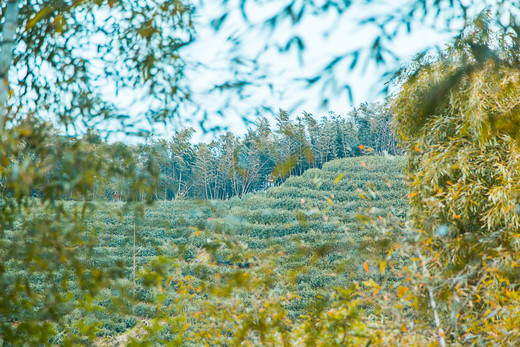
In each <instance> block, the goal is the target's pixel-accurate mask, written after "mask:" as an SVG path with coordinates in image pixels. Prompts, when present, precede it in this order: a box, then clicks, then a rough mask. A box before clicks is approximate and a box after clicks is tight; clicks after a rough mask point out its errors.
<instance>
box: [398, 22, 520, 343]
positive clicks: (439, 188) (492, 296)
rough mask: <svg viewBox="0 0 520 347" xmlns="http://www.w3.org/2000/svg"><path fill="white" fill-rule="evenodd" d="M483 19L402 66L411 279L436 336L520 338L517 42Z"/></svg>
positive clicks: (402, 134) (519, 85)
mask: <svg viewBox="0 0 520 347" xmlns="http://www.w3.org/2000/svg"><path fill="white" fill-rule="evenodd" d="M487 28H489V23H487V22H486V18H485V17H480V18H478V19H477V21H476V22H475V25H474V27H473V28H471V29H469V30H468V31H467V32H466V33H465V34H464V35H462V36H461V37H460V38H458V39H457V40H456V41H455V43H454V45H453V46H451V47H450V48H448V49H447V50H446V51H445V52H444V53H443V54H442V55H441V56H438V57H431V58H429V57H420V58H419V59H418V60H417V61H416V62H415V64H413V65H412V66H411V67H410V68H408V69H406V70H405V71H403V73H402V74H401V75H400V77H399V81H400V83H401V88H400V93H399V94H398V96H397V97H396V99H395V101H394V107H393V109H394V111H395V113H396V116H397V117H396V122H397V130H398V134H399V136H400V139H401V140H402V141H403V143H404V144H405V146H406V151H407V159H408V164H407V167H406V171H407V173H408V180H409V182H410V194H409V196H410V204H411V212H412V217H413V221H414V226H415V228H417V230H420V233H416V234H415V235H414V238H416V243H415V246H414V247H415V249H414V250H412V252H413V253H415V254H416V256H418V258H419V259H420V262H421V265H419V264H418V268H419V269H421V268H422V270H420V271H421V272H422V273H423V275H424V278H423V279H422V280H421V279H419V278H418V279H417V282H418V283H415V285H414V286H411V287H410V288H412V291H413V292H414V293H416V294H417V297H418V298H420V299H422V300H423V302H424V303H426V305H427V306H424V307H428V311H429V312H431V313H432V315H431V317H433V316H435V320H434V319H433V318H432V322H433V321H435V325H436V329H435V334H434V336H436V338H438V340H439V343H442V342H443V340H444V339H445V338H447V339H448V342H449V343H450V344H465V343H466V342H467V339H468V337H470V338H471V339H472V340H473V341H478V343H483V344H489V345H509V344H514V343H516V342H514V341H518V339H519V337H520V332H519V331H518V329H517V326H516V324H515V323H513V322H516V321H517V320H518V319H519V314H518V312H520V310H519V308H520V300H519V299H518V295H516V294H512V293H516V291H517V288H516V287H517V283H518V272H517V271H515V270H513V268H515V267H516V266H517V264H518V262H519V261H520V259H519V254H520V252H519V251H520V249H519V244H518V242H517V241H516V237H517V235H518V232H519V230H520V218H519V215H518V212H519V211H520V209H519V208H518V206H519V205H518V197H519V196H520V195H519V194H520V189H519V185H518V182H519V180H520V177H519V170H518V168H519V163H520V162H519V158H520V150H519V143H520V142H519V140H520V137H519V136H518V134H519V132H518V129H519V128H518V124H520V123H519V119H520V118H519V115H520V112H519V111H520V108H519V107H520V106H519V105H520V103H519V101H520V93H519V91H520V55H519V52H520V50H519V46H518V42H520V41H519V38H518V34H517V33H507V34H505V35H504V34H500V33H499V34H493V33H492V32H490V31H489V30H488V29H487ZM501 35H504V36H501ZM492 46H494V47H495V49H494V50H490V49H489V47H492ZM428 275H429V276H428Z"/></svg>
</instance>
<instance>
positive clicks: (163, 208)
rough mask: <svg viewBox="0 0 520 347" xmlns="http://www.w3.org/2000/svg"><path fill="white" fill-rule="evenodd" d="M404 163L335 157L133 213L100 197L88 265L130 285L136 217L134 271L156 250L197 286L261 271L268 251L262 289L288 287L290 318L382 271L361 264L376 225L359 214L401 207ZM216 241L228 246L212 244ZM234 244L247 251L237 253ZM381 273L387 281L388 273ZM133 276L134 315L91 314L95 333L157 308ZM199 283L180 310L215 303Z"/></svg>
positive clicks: (122, 326)
mask: <svg viewBox="0 0 520 347" xmlns="http://www.w3.org/2000/svg"><path fill="white" fill-rule="evenodd" d="M402 165H403V162H402V159H401V158H400V157H390V158H386V157H375V156H370V157H361V158H349V159H339V160H334V161H331V162H329V163H327V164H325V165H324V167H323V168H322V169H321V170H320V169H310V170H308V171H306V172H305V173H304V174H303V175H302V176H299V177H291V178H289V179H287V180H286V182H285V183H284V184H282V185H281V186H278V187H272V188H270V189H268V190H267V191H266V192H261V193H257V194H250V195H246V196H245V197H243V198H242V199H240V198H233V199H231V200H219V201H192V200H188V201H186V200H185V201H158V202H156V203H154V204H153V205H152V206H150V207H147V208H146V209H145V212H144V216H143V217H141V218H138V219H137V220H134V217H133V216H132V215H131V214H127V215H126V216H125V215H123V216H121V215H118V213H117V211H119V209H118V207H121V206H122V204H120V203H112V204H104V205H102V206H101V205H100V208H98V210H97V212H96V214H95V217H94V218H93V219H91V220H89V223H91V226H93V227H94V228H96V229H97V230H98V231H99V234H98V241H99V246H98V247H96V248H95V249H94V252H95V257H94V259H96V260H95V261H96V264H94V265H96V266H102V267H111V266H115V264H118V263H119V264H121V263H122V264H124V267H125V268H126V271H127V276H128V281H129V282H128V283H129V286H128V288H130V287H131V281H132V272H133V271H132V270H133V261H134V260H133V256H134V248H133V235H134V223H135V232H136V249H135V254H136V267H137V272H138V273H139V269H141V268H142V267H143V266H145V265H146V264H148V263H150V262H151V261H152V260H153V259H154V258H155V257H156V256H157V255H163V256H165V258H166V259H168V258H170V259H171V258H175V259H178V260H180V261H179V267H178V271H179V274H181V275H182V276H189V278H190V279H191V281H192V286H193V288H199V289H200V288H209V287H210V286H211V285H215V284H216V283H218V282H219V279H220V278H221V276H222V277H225V276H226V274H230V273H235V272H236V271H242V272H245V273H247V272H250V271H251V272H252V271H255V269H256V270H258V269H259V268H260V267H259V264H260V263H261V261H262V259H263V258H264V257H268V256H270V255H273V254H276V255H277V259H278V261H277V262H276V263H275V264H274V265H272V266H273V267H274V268H273V269H272V270H273V271H274V272H275V273H276V274H277V276H278V277H277V278H278V279H279V280H278V281H276V283H274V284H272V285H271V287H270V288H269V290H268V292H269V293H267V294H266V295H271V294H272V293H273V292H274V293H277V295H286V294H288V293H290V295H291V297H292V299H291V300H290V302H289V303H288V305H287V309H288V316H289V318H292V319H296V318H298V317H300V316H302V315H308V314H312V313H313V312H315V311H317V310H320V308H321V307H323V306H324V305H326V302H327V298H328V297H329V296H330V293H331V289H332V288H333V287H337V286H342V287H344V286H347V285H349V283H351V282H352V281H364V280H367V278H368V277H369V276H372V277H376V276H378V277H381V275H380V274H379V271H371V272H369V273H367V271H366V269H364V267H363V259H364V257H363V255H362V254H360V252H362V251H360V245H362V244H363V243H366V247H370V241H371V239H372V236H373V233H374V232H376V231H374V230H372V229H371V228H370V227H369V226H367V225H365V224H363V223H362V221H360V213H361V214H362V213H363V212H364V211H367V210H370V211H371V212H372V213H376V214H381V215H382V216H386V215H387V214H388V213H389V212H390V211H391V212H392V213H393V215H397V216H404V215H405V213H406V198H405V195H406V190H405V186H404V183H403V180H402V177H401V169H402ZM101 207H102V208H101ZM218 240H220V241H222V242H224V244H225V243H226V242H228V245H231V246H229V247H221V246H214V245H216V241H218ZM232 245H239V246H240V248H241V249H242V250H243V252H242V253H241V254H238V255H237V254H235V253H234V252H233V250H232V248H233V246H232ZM387 276H388V278H387V280H388V281H392V278H391V276H392V275H391V273H388V275H387ZM137 277H138V279H137V288H136V296H137V299H138V300H139V301H140V302H139V303H138V304H137V305H135V309H134V312H135V316H136V317H137V318H135V317H131V316H128V315H127V316H124V317H123V316H121V317H118V316H117V315H114V316H106V315H105V316H97V317H95V318H92V319H97V320H99V321H101V322H102V329H101V331H100V333H99V335H100V336H111V335H117V334H120V333H122V332H124V331H125V330H126V329H129V328H132V327H133V326H134V325H135V324H136V321H137V320H146V319H152V318H153V317H154V316H155V314H156V310H157V309H156V307H155V306H153V305H151V304H148V303H146V301H147V298H148V297H149V296H150V293H148V291H147V290H146V289H145V288H144V287H143V286H142V284H143V281H144V279H143V278H140V277H139V276H137ZM203 292H204V290H202V291H201V294H200V295H198V294H196V293H195V294H196V295H198V296H196V297H193V298H192V299H190V301H189V304H188V305H186V306H185V307H184V308H183V310H184V312H188V313H190V312H191V313H197V312H200V311H201V310H204V308H205V307H207V306H208V305H211V300H209V299H207V296H205V295H202V293H203ZM167 297H168V298H167V299H166V302H174V301H175V298H176V297H177V293H176V291H175V290H173V289H172V290H171V291H169V292H168V294H167ZM251 300H252V299H251ZM194 324H195V323H194Z"/></svg>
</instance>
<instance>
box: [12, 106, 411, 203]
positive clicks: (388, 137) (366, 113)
mask: <svg viewBox="0 0 520 347" xmlns="http://www.w3.org/2000/svg"><path fill="white" fill-rule="evenodd" d="M391 121H392V114H391V113H390V111H389V110H388V108H387V107H386V105H385V104H382V103H372V104H368V103H364V104H361V105H360V106H359V107H358V108H355V109H353V110H352V111H351V112H350V113H348V114H347V116H346V117H342V116H339V115H337V114H334V113H330V114H329V115H328V116H326V117H322V118H321V119H316V118H315V117H313V116H312V115H311V114H308V113H305V112H304V113H303V114H302V115H301V116H298V117H296V119H294V120H292V119H291V117H290V116H289V114H288V113H287V112H286V111H284V110H280V111H279V112H278V114H277V115H276V125H275V126H274V127H273V126H272V124H271V123H270V122H269V121H268V120H267V118H265V117H262V118H259V119H258V120H257V122H256V123H255V125H254V126H252V127H251V128H249V130H248V132H247V133H246V134H245V136H243V137H238V136H235V135H233V134H231V133H229V132H228V133H226V134H223V135H221V136H220V137H218V138H216V139H215V140H214V141H212V142H211V143H199V144H192V143H191V142H190V140H191V139H192V136H193V134H194V130H193V129H191V128H187V129H183V130H181V131H178V132H176V133H175V134H174V135H173V136H172V138H171V139H170V140H152V141H149V142H147V143H145V144H140V145H127V144H123V143H113V144H109V143H106V142H105V141H102V140H101V139H100V137H99V136H97V135H96V134H95V133H93V132H89V133H88V134H87V135H85V136H83V138H81V139H73V138H65V137H60V136H56V139H55V141H51V145H49V152H48V154H47V161H52V169H51V170H49V169H47V170H42V171H41V172H42V174H44V175H46V176H47V177H46V181H47V182H48V181H49V180H52V179H53V177H59V176H60V175H63V174H64V172H63V170H69V171H70V173H68V172H67V173H66V176H71V175H74V174H75V173H74V168H71V167H68V166H67V161H66V157H67V153H68V152H70V151H75V152H78V151H79V152H81V153H82V155H84V156H85V158H86V159H85V160H86V161H88V160H90V159H89V158H96V159H95V160H94V159H92V160H93V161H96V162H97V163H100V162H104V164H103V165H102V166H103V167H100V168H99V169H98V170H97V171H98V172H99V174H96V176H95V177H92V179H91V182H90V184H89V186H88V187H84V188H83V190H86V191H89V194H88V196H90V197H91V198H92V199H93V200H96V199H107V200H126V199H129V197H130V196H132V197H133V198H134V199H135V198H136V197H137V198H138V199H153V200H171V199H179V198H184V197H196V198H203V199H225V198H229V197H232V196H242V195H244V194H246V193H248V192H252V191H259V190H264V189H266V188H268V187H271V186H274V185H278V184H280V183H281V182H283V181H284V180H285V179H286V178H287V177H288V176H291V175H301V174H302V173H303V172H304V171H305V170H307V169H309V168H321V167H322V165H323V164H324V163H326V162H328V161H330V160H333V159H338V158H345V157H355V156H360V155H371V154H372V155H383V154H385V153H388V154H390V155H396V154H400V151H401V150H400V149H399V148H398V147H397V142H396V140H395V138H394V136H393V133H392V130H391ZM68 147H70V148H69V149H67V148H68ZM51 154H52V158H53V159H52V160H49V158H50V157H49V155H51ZM29 156H30V155H29ZM99 158H103V160H102V161H100V159H99ZM24 160H25V159H24ZM46 167H48V168H49V167H51V166H49V165H47V166H46ZM104 171H110V172H111V173H112V174H110V175H109V174H108V173H107V174H106V175H105V174H104ZM114 172H115V173H116V175H114V174H113V173H114ZM118 172H119V173H120V174H117V173H118ZM129 173H131V175H130V174H129ZM129 176H131V177H129ZM107 177H112V178H111V179H106V178H107ZM114 177H119V178H114ZM121 177H123V178H122V179H121ZM2 179H4V178H2ZM56 182H57V184H59V180H56ZM66 188H67V187H64V189H63V195H64V196H63V198H74V197H73V196H68V195H67V189H66ZM34 194H35V195H39V192H38V190H37V189H36V190H35V192H34Z"/></svg>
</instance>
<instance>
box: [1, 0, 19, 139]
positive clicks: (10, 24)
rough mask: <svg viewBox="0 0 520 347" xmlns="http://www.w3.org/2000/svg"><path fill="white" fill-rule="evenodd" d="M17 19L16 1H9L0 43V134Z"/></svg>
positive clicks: (4, 112) (5, 109) (4, 114)
mask: <svg viewBox="0 0 520 347" xmlns="http://www.w3.org/2000/svg"><path fill="white" fill-rule="evenodd" d="M17 19H18V0H9V2H8V3H7V8H6V11H5V21H4V30H3V32H2V41H0V133H2V132H3V130H4V128H5V122H6V116H7V108H6V103H7V100H8V99H9V81H8V80H7V74H8V72H9V68H10V67H11V65H12V64H13V49H14V41H15V40H14V36H15V34H16V24H17Z"/></svg>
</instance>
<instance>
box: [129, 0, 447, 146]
mask: <svg viewBox="0 0 520 347" xmlns="http://www.w3.org/2000/svg"><path fill="white" fill-rule="evenodd" d="M289 2H290V1H288V0H280V1H278V2H276V4H275V5H276V6H279V7H276V6H275V5H273V3H272V2H266V4H264V5H262V4H257V3H256V2H252V1H249V2H247V4H249V6H248V7H246V13H247V15H248V18H249V20H250V21H251V23H253V25H254V24H256V23H261V22H263V21H264V20H265V19H266V18H269V17H270V16H272V15H273V14H274V13H276V12H277V11H279V9H280V8H283V7H284V6H286V4H287V3H289ZM406 2H407V1H406V0H402V1H384V0H381V1H377V4H376V5H374V4H372V3H371V4H369V5H367V4H363V5H358V6H357V7H356V6H353V7H352V8H351V9H349V11H348V12H347V14H343V15H341V16H338V15H336V14H334V13H332V12H330V13H327V14H325V15H323V14H322V15H320V16H312V15H309V16H308V17H306V18H305V19H304V20H303V21H302V22H300V23H299V24H298V25H297V26H295V27H293V26H292V25H290V24H289V23H284V24H282V25H279V26H277V28H276V30H275V31H274V32H269V31H267V30H263V31H262V30H259V29H258V28H256V29H253V30H252V29H251V28H250V26H248V24H246V23H245V21H244V19H243V17H242V15H241V13H240V11H239V10H238V8H239V6H238V3H239V0H230V1H229V8H230V9H231V10H229V9H226V8H222V7H219V6H216V5H215V3H220V2H215V1H207V0H198V2H197V3H198V16H197V18H196V24H195V25H196V30H197V38H196V40H195V42H194V43H193V44H191V45H190V46H189V47H188V48H187V49H186V50H185V52H184V54H185V55H184V57H185V59H186V60H187V61H188V62H189V63H191V64H200V66H198V67H196V68H190V69H187V70H186V74H187V77H188V80H189V82H190V84H191V86H192V88H193V91H194V93H193V100H194V101H195V102H196V103H197V104H198V105H200V106H201V108H202V109H204V110H206V111H207V113H208V115H209V119H210V120H209V121H208V122H207V123H206V127H211V126H215V125H219V126H222V127H227V128H228V129H229V130H230V131H232V132H234V133H236V134H238V135H241V134H243V133H244V132H245V130H246V127H247V125H246V124H244V122H243V120H242V117H245V118H247V119H250V120H253V121H254V118H255V115H256V114H258V109H259V108H260V107H262V106H264V107H266V108H269V109H271V110H275V111H276V110H278V109H279V108H284V109H288V110H290V112H291V115H293V116H297V115H299V114H301V113H302V111H304V110H305V111H306V112H308V113H312V114H314V115H315V116H319V117H321V116H323V115H326V114H327V113H328V112H329V111H334V112H335V113H337V114H340V115H345V114H346V113H347V112H348V111H349V110H350V109H351V108H352V107H353V106H357V105H359V104H360V103H361V102H364V101H368V102H370V101H375V100H381V99H382V98H383V96H382V95H381V94H380V93H379V91H380V90H382V89H383V87H384V83H385V82H386V81H387V79H385V78H382V77H381V73H382V72H384V71H389V70H392V69H394V70H395V69H397V68H399V66H403V65H405V64H406V63H407V62H408V61H410V60H411V59H412V57H413V56H414V55H415V54H416V53H418V52H420V51H423V50H424V49H427V48H429V47H434V46H438V47H442V46H443V45H444V44H446V43H448V42H449V40H450V36H451V35H452V33H453V32H451V34H450V33H446V32H445V33H440V32H438V31H435V30H432V29H430V28H429V27H430V24H431V23H417V26H416V27H415V28H413V29H414V30H413V31H412V33H411V34H402V35H398V36H397V37H396V38H395V39H394V41H393V43H392V49H393V51H394V52H397V54H398V56H399V60H398V61H397V62H394V63H393V64H390V65H386V66H379V67H376V66H375V64H374V63H373V60H371V59H369V58H368V57H367V56H366V55H365V56H363V55H361V56H360V57H359V63H358V66H357V67H356V69H355V70H354V71H350V70H349V69H348V66H349V64H350V61H348V60H347V61H346V62H345V63H344V64H343V65H339V66H338V67H337V68H336V69H335V70H334V77H335V81H336V82H337V83H339V84H349V85H350V86H351V90H352V93H353V103H351V102H350V100H349V97H348V94H347V92H346V90H344V91H343V93H338V92H337V90H335V89H334V88H331V87H330V86H329V87H327V86H324V85H315V86H313V87H312V88H306V87H305V84H303V83H301V82H297V81H296V80H295V79H298V78H309V77H313V76H316V74H317V73H318V72H319V71H321V69H323V67H324V66H325V65H326V64H327V63H328V62H330V61H331V60H332V59H333V58H334V57H336V56H338V55H341V54H345V53H346V52H349V51H353V50H356V49H362V48H369V47H371V46H372V44H373V42H374V39H375V37H376V36H377V33H378V30H377V29H376V28H375V27H374V26H373V25H365V26H363V27H362V26H359V25H358V24H357V22H358V21H359V20H360V19H362V18H366V17H367V16H369V15H374V13H380V14H384V13H386V12H388V11H393V10H395V8H396V6H403V4H405V3H406ZM359 3H360V2H358V4H359ZM224 11H228V12H229V16H228V20H227V21H226V22H225V25H224V26H223V27H222V28H221V29H220V30H219V31H218V32H215V30H213V28H212V27H211V25H210V21H211V19H213V18H215V17H218V15H219V14H220V13H224ZM295 34H297V35H298V36H299V37H301V39H302V41H303V42H304V45H305V50H304V51H303V54H302V55H301V57H300V56H299V54H298V51H297V49H295V48H292V49H291V50H289V51H288V52H283V53H280V52H279V51H278V49H277V48H276V45H277V44H285V43H286V42H287V40H288V39H289V38H291V37H293V36H294V35H295ZM233 35H234V36H238V37H240V38H241V39H242V42H243V44H242V45H241V46H240V47H239V48H240V51H239V52H240V53H239V54H240V55H242V56H245V57H255V56H260V58H259V60H258V61H259V62H260V65H261V66H263V69H262V70H261V71H260V70H254V71H252V73H253V75H254V74H255V73H265V75H266V77H265V79H263V80H259V81H260V82H259V84H260V85H258V86H255V87H252V88H249V89H246V90H247V91H248V94H249V95H248V96H247V97H245V98H240V97H238V96H237V94H236V93H234V92H230V93H228V94H227V95H226V96H223V95H218V94H208V93H206V91H207V90H208V88H210V86H212V85H214V84H215V83H223V82H225V81H227V80H229V78H230V76H231V75H230V72H229V70H230V67H231V68H232V67H233V63H232V62H231V61H230V57H231V56H232V55H233V53H234V51H233V45H232V43H231V42H230V40H229V39H228V37H229V36H233ZM244 43H245V44H244ZM266 44H268V47H269V48H268V49H267V50H265V51H264V50H263V48H264V46H265V45H266ZM243 71H248V70H247V69H244V70H243ZM268 84H271V86H272V89H270V88H269V87H268ZM325 98H326V99H328V100H329V104H328V105H327V106H326V107H325V108H323V107H321V104H322V102H323V100H324V99H325ZM226 103H229V105H228V106H226ZM145 107H147V106H146V105H144V104H143V105H141V106H140V107H139V106H138V107H135V105H134V107H133V109H132V112H137V113H138V112H140V111H142V109H144V108H145ZM140 108H141V110H140ZM219 111H220V112H222V113H223V114H224V116H219ZM185 113H186V115H185V118H186V119H190V120H192V121H193V123H194V124H193V125H194V127H196V128H197V124H198V121H199V120H200V118H201V116H200V113H199V115H198V116H196V115H194V114H195V110H194V109H190V108H187V109H186V110H185ZM260 114H262V115H265V116H268V117H272V115H273V113H272V112H269V111H261V112H260ZM182 124H183V125H184V124H185V125H189V124H186V123H182ZM153 131H154V136H155V137H160V138H170V137H171V135H172V134H173V131H174V127H173V126H168V127H166V128H165V127H164V126H162V125H158V126H154V129H153ZM202 135H203V134H202V132H201V131H198V132H197V135H196V136H195V142H197V141H199V140H205V141H207V140H209V139H210V138H211V136H212V135H206V136H202Z"/></svg>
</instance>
